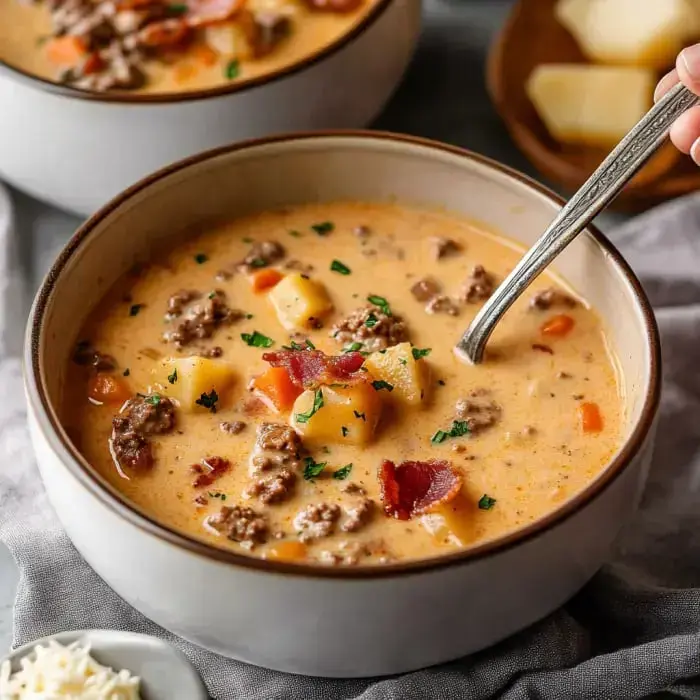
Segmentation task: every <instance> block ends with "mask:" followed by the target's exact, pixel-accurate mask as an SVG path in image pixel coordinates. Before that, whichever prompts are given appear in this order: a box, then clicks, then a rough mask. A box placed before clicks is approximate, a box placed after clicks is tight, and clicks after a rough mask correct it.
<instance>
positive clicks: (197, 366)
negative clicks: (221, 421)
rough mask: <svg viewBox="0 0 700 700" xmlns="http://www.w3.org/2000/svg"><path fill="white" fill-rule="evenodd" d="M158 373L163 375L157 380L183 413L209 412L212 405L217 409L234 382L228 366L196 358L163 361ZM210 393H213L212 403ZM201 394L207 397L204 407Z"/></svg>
mask: <svg viewBox="0 0 700 700" xmlns="http://www.w3.org/2000/svg"><path fill="white" fill-rule="evenodd" d="M159 374H164V375H165V376H163V377H159V381H160V382H161V383H162V384H163V385H164V386H166V387H167V395H168V396H170V397H172V398H174V399H177V400H178V401H179V402H180V406H181V408H182V409H183V410H185V411H192V412H194V411H207V410H211V408H212V406H213V407H214V408H221V407H222V405H223V404H224V403H225V400H226V394H227V392H228V390H229V389H230V388H231V385H232V384H233V383H234V381H235V370H234V368H233V366H232V365H231V364H230V363H228V362H224V361H222V360H216V359H210V358H207V357H199V356H196V355H195V356H192V357H178V358H172V359H168V360H165V361H164V362H163V368H162V369H161V370H160V372H159ZM212 391H214V392H216V394H215V396H216V397H218V398H216V400H213V399H214V396H213V395H212V394H211V392H212ZM202 394H206V395H208V396H209V397H210V399H209V400H207V399H205V400H204V402H203V403H204V404H205V405H202V403H201V397H202ZM197 401H200V403H199V404H198V403H197ZM207 403H209V404H211V405H209V406H207V405H206V404H207Z"/></svg>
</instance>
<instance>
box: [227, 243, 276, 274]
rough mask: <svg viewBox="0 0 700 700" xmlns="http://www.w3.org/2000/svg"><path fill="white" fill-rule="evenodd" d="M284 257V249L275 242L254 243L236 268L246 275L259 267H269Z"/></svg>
mask: <svg viewBox="0 0 700 700" xmlns="http://www.w3.org/2000/svg"><path fill="white" fill-rule="evenodd" d="M284 255H285V251H284V248H283V246H282V245H281V244H280V243H277V241H256V242H255V243H253V245H252V246H251V247H250V250H249V251H248V253H247V255H246V256H245V257H244V258H243V260H241V261H240V262H239V263H238V265H237V266H236V267H237V269H238V270H239V271H240V272H245V273H246V274H248V273H250V272H253V271H254V270H257V269H260V268H261V267H269V266H270V265H272V264H274V263H276V262H278V261H279V260H281V259H282V258H283V257H284Z"/></svg>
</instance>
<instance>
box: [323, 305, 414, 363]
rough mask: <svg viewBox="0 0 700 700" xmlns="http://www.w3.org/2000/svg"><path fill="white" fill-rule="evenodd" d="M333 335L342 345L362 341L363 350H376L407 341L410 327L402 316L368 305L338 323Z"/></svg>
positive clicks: (333, 329) (332, 331)
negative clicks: (386, 312) (389, 313)
mask: <svg viewBox="0 0 700 700" xmlns="http://www.w3.org/2000/svg"><path fill="white" fill-rule="evenodd" d="M368 322H369V325H367V324H368ZM331 337H333V338H335V340H336V342H338V343H339V344H340V345H342V346H347V345H350V344H352V343H361V344H362V347H361V350H363V351H365V352H375V351H377V350H384V349H385V348H388V347H391V346H393V345H397V344H398V343H403V342H405V341H407V340H408V327H407V326H406V323H405V321H404V320H403V318H401V316H397V315H395V314H392V315H391V316H389V315H388V314H385V313H384V312H383V311H381V310H380V309H379V307H377V306H374V305H368V306H364V307H362V308H360V309H357V310H355V311H353V312H352V313H351V314H350V315H349V316H348V317H347V318H345V319H343V320H342V321H340V322H339V323H336V324H335V326H333V328H332V330H331Z"/></svg>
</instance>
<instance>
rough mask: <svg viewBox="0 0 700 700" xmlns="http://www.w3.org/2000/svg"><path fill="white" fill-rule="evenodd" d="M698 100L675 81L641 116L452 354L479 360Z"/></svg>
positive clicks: (522, 260)
mask: <svg viewBox="0 0 700 700" xmlns="http://www.w3.org/2000/svg"><path fill="white" fill-rule="evenodd" d="M699 102H700V98H698V96H697V95H694V94H693V93H692V92H690V90H688V89H687V88H685V87H684V86H683V85H682V84H680V83H679V84H678V85H676V86H674V87H673V88H671V90H670V91H669V92H667V93H666V95H664V97H662V98H661V99H660V100H659V101H658V102H657V103H656V104H655V105H654V107H652V109H651V110H649V111H648V112H647V113H646V114H645V115H644V117H642V119H641V120H640V121H639V122H638V123H637V124H636V125H635V126H634V128H633V129H632V130H631V131H630V132H629V133H628V134H627V135H626V136H625V137H624V138H623V139H622V141H620V143H619V144H618V145H617V146H616V147H615V149H614V150H613V151H612V152H611V153H610V155H609V156H608V157H607V158H606V159H605V160H604V161H603V162H602V164H601V165H600V167H599V168H598V169H597V170H596V171H595V172H594V173H593V175H591V177H590V178H589V179H588V180H587V181H586V182H585V183H584V185H583V186H582V187H581V189H580V190H579V191H578V192H576V194H575V195H574V196H573V197H572V198H571V199H570V200H569V201H568V203H567V204H566V205H565V206H564V207H563V208H562V210H561V211H560V212H559V215H558V216H557V217H556V218H555V219H554V221H553V222H552V223H551V224H550V225H549V227H548V228H547V230H546V231H545V232H544V234H543V235H542V237H541V238H540V239H539V240H538V241H537V242H536V243H535V245H534V246H533V247H532V248H531V249H530V250H529V251H528V252H527V253H526V254H525V255H524V256H523V258H522V259H521V260H520V262H519V263H518V264H517V265H516V266H515V268H514V269H513V270H512V272H511V273H510V274H509V275H508V276H507V277H506V278H505V280H503V282H502V283H501V285H500V286H499V287H498V289H496V291H495V292H494V293H493V294H492V295H491V297H490V298H489V299H488V300H487V301H486V303H485V304H484V306H483V307H482V308H481V310H480V311H479V313H478V314H477V315H476V317H475V318H474V320H473V321H472V323H471V325H470V326H469V328H468V329H467V331H466V332H465V333H464V335H463V336H462V338H461V339H460V341H459V343H457V346H456V348H455V351H456V352H457V354H458V355H460V356H462V357H464V358H466V359H467V360H469V361H470V362H473V363H475V364H476V363H479V362H481V361H482V359H483V354H484V347H485V346H486V342H487V341H488V339H489V337H490V335H491V333H492V332H493V329H494V328H495V326H496V324H497V323H498V322H499V321H500V320H501V317H502V316H503V314H504V313H505V312H506V311H507V310H508V309H509V308H510V306H511V305H512V304H513V302H514V301H515V300H516V299H517V298H518V297H519V296H520V295H521V294H522V293H523V292H524V291H525V289H526V288H527V287H528V286H529V285H530V283H531V282H532V281H533V280H534V279H535V277H537V276H538V275H539V274H540V273H541V272H542V271H543V270H544V268H545V267H547V265H549V264H550V263H551V262H552V260H554V258H555V257H556V256H557V255H559V253H561V251H562V250H563V249H564V248H565V247H566V246H567V245H568V244H569V243H571V241H572V240H573V239H574V238H575V237H576V236H577V235H578V234H579V233H580V232H581V231H582V230H583V229H584V228H585V227H586V226H587V225H588V224H589V223H590V222H591V220H592V219H593V218H594V217H595V216H596V215H597V214H598V213H599V212H600V211H601V210H602V209H604V208H605V207H606V206H607V205H608V204H609V203H610V202H611V201H612V200H613V199H614V198H615V197H616V196H617V194H618V193H619V192H620V190H621V189H622V188H623V187H624V185H625V184H626V183H627V182H628V181H629V180H630V179H631V178H632V177H633V176H634V175H635V173H636V172H637V171H638V170H639V169H640V168H641V167H642V166H643V165H644V163H645V162H646V161H647V160H648V159H649V158H650V157H651V156H652V155H653V153H654V152H655V151H656V150H657V149H658V148H659V147H660V146H661V145H662V144H663V143H664V141H665V140H666V138H667V136H668V132H669V130H670V128H671V125H672V124H673V122H674V121H675V120H676V119H677V117H679V116H680V115H681V114H682V113H683V112H685V111H686V110H687V109H689V108H690V107H692V106H693V105H695V104H698V103H699Z"/></svg>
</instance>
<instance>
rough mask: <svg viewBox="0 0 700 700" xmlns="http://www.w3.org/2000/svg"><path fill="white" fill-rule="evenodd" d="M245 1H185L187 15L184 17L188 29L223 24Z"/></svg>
mask: <svg viewBox="0 0 700 700" xmlns="http://www.w3.org/2000/svg"><path fill="white" fill-rule="evenodd" d="M244 2H245V0H185V4H186V5H187V13H186V14H185V16H184V19H185V21H186V22H187V25H188V26H190V27H203V26H206V25H208V24H215V23H216V22H223V21H225V20H227V19H230V18H231V17H233V16H234V15H235V14H236V13H237V12H238V11H239V10H240V9H241V8H242V7H243V4H244Z"/></svg>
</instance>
